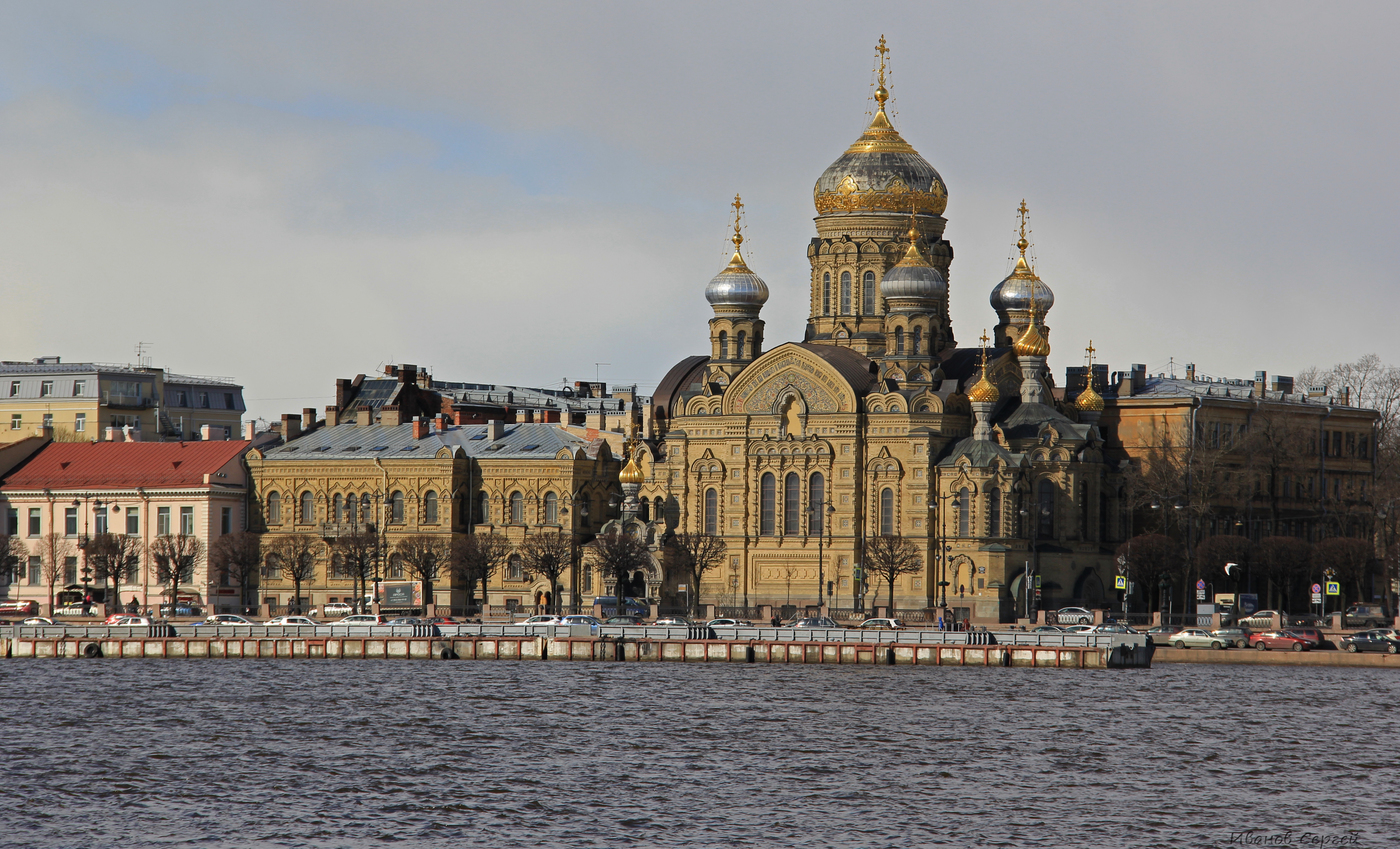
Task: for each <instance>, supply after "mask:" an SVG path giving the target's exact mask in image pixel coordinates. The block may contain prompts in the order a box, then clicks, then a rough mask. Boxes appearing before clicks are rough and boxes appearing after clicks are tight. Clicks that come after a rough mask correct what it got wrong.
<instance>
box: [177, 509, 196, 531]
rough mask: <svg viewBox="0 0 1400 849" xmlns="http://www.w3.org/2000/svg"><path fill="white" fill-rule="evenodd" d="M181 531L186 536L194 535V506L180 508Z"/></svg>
mask: <svg viewBox="0 0 1400 849" xmlns="http://www.w3.org/2000/svg"><path fill="white" fill-rule="evenodd" d="M180 533H181V534H183V535H184V536H187V537H188V536H194V508H193V507H181V508H180Z"/></svg>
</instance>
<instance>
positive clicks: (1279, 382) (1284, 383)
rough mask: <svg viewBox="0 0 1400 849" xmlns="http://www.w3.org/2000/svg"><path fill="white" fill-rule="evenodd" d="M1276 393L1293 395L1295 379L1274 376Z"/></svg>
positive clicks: (1280, 375) (1279, 375) (1278, 375)
mask: <svg viewBox="0 0 1400 849" xmlns="http://www.w3.org/2000/svg"><path fill="white" fill-rule="evenodd" d="M1274 391H1275V392H1282V393H1283V394H1285V395H1291V394H1293V378H1291V377H1288V376H1287V375H1282V374H1276V375H1274Z"/></svg>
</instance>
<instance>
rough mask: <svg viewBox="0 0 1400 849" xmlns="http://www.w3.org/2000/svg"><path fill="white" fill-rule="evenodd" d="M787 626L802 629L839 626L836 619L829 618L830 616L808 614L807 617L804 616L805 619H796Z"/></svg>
mask: <svg viewBox="0 0 1400 849" xmlns="http://www.w3.org/2000/svg"><path fill="white" fill-rule="evenodd" d="M788 627H790V628H804V629H805V628H840V627H841V626H840V625H838V624H836V620H835V619H832V618H830V617H828V616H808V617H807V618H805V619H799V620H797V621H796V622H794V623H792V624H791V625H789V626H788Z"/></svg>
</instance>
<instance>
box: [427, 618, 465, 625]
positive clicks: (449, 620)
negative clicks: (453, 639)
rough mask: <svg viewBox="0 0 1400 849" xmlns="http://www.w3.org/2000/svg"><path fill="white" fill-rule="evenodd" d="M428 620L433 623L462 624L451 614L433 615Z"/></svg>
mask: <svg viewBox="0 0 1400 849" xmlns="http://www.w3.org/2000/svg"><path fill="white" fill-rule="evenodd" d="M428 621H429V622H431V623H433V624H434V625H457V624H460V623H458V622H457V620H456V619H453V618H452V617H451V616H433V617H430V618H429V619H428Z"/></svg>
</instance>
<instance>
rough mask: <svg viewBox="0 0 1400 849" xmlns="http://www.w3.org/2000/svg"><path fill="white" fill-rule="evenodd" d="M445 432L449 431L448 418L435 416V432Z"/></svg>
mask: <svg viewBox="0 0 1400 849" xmlns="http://www.w3.org/2000/svg"><path fill="white" fill-rule="evenodd" d="M444 430H447V416H444V415H443V414H442V413H438V414H437V415H436V416H433V432H434V433H442V432H443V431H444Z"/></svg>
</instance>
